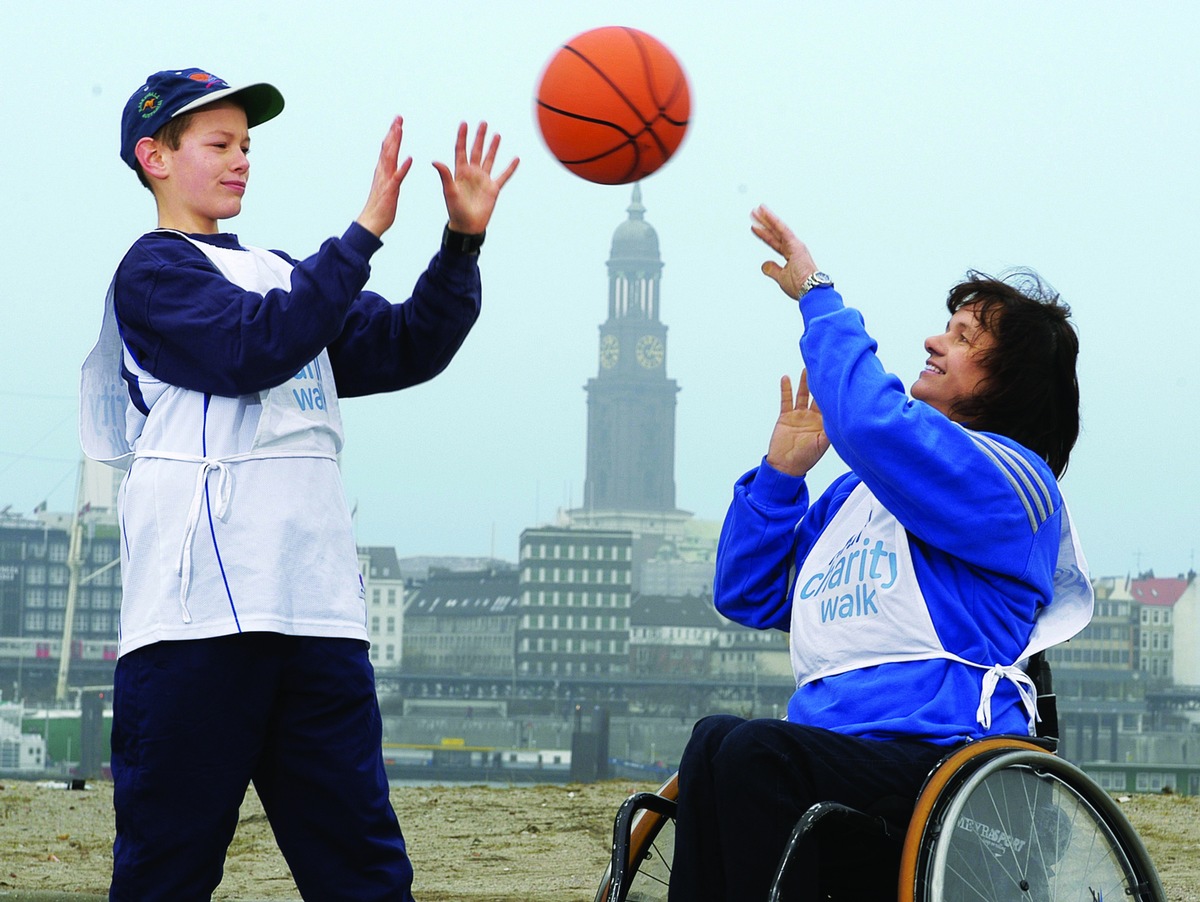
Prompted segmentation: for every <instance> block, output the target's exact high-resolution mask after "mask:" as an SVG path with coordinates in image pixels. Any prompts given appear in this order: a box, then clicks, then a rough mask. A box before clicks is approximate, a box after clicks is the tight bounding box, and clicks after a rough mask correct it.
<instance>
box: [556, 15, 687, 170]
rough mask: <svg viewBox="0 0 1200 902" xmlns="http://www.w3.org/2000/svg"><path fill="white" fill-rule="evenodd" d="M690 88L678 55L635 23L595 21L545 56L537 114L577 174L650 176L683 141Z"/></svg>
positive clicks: (561, 159)
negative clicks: (601, 23)
mask: <svg viewBox="0 0 1200 902" xmlns="http://www.w3.org/2000/svg"><path fill="white" fill-rule="evenodd" d="M690 111H691V96H690V94H689V92H688V81H687V76H686V75H685V74H684V72H683V68H682V67H681V66H680V65H679V61H678V60H677V59H676V58H675V56H674V54H672V53H671V51H670V50H668V49H667V48H666V47H665V46H663V44H662V43H660V42H659V41H658V40H656V39H655V38H653V37H651V36H650V35H648V34H646V33H645V32H644V31H638V30H637V29H636V28H624V27H621V26H617V25H612V26H608V27H605V28H594V29H592V30H591V31H585V32H584V33H583V34H580V35H576V36H575V37H573V38H571V40H569V41H567V43H566V44H564V45H563V46H562V47H561V48H560V49H559V50H558V51H557V52H556V53H555V54H554V56H552V57H551V58H550V62H548V63H547V64H546V69H545V71H544V72H542V77H541V81H540V83H539V84H538V90H537V121H538V128H539V129H540V130H541V132H542V138H543V140H545V142H546V146H547V147H549V148H550V152H551V153H552V154H554V156H555V158H556V159H557V160H558V161H559V162H560V163H562V164H563V165H564V166H566V167H567V169H569V170H570V171H571V172H573V173H575V174H576V175H577V176H579V177H580V178H585V179H587V180H588V181H590V182H599V183H600V184H602V185H624V184H626V183H628V182H636V181H637V180H638V179H641V178H645V177H646V176H648V175H650V174H651V173H652V172H654V171H656V170H657V169H658V168H659V167H661V166H662V165H663V164H664V163H665V162H667V160H669V159H670V158H671V155H672V154H673V153H675V151H676V150H678V148H679V144H680V142H681V141H683V136H684V134H685V133H686V132H687V127H688V115H689V113H690Z"/></svg>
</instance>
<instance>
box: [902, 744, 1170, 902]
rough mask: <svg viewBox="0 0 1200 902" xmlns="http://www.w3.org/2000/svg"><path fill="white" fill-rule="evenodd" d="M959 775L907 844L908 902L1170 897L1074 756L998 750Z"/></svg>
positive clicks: (1117, 813)
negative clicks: (911, 861) (910, 862)
mask: <svg viewBox="0 0 1200 902" xmlns="http://www.w3.org/2000/svg"><path fill="white" fill-rule="evenodd" d="M955 779H956V781H957V782H958V786H957V788H956V789H953V790H952V791H944V792H941V793H939V795H938V798H937V799H936V800H935V801H934V802H933V803H932V805H931V806H929V808H928V815H927V817H926V819H925V824H924V827H923V829H921V830H920V831H919V836H918V837H917V845H915V846H909V845H906V853H909V852H911V851H912V849H913V848H915V849H916V860H915V867H914V868H912V869H911V872H906V873H904V876H903V877H902V881H901V887H900V899H901V902H975V900H990V902H1042V900H1046V902H1049V900H1063V902H1102V900H1116V899H1140V900H1147V902H1158V900H1163V899H1165V896H1164V895H1163V889H1162V885H1161V884H1160V883H1159V880H1158V875H1157V873H1156V872H1155V870H1154V865H1153V864H1152V863H1151V861H1150V858H1149V855H1148V854H1147V853H1146V849H1145V847H1144V846H1143V845H1142V843H1141V841H1140V840H1139V839H1138V837H1137V834H1136V832H1135V831H1134V830H1133V827H1132V826H1131V825H1130V824H1129V821H1128V820H1127V819H1126V817H1125V815H1124V814H1123V813H1122V812H1121V810H1120V808H1118V807H1117V805H1116V803H1115V802H1114V801H1113V800H1112V799H1111V798H1110V797H1109V795H1108V794H1107V793H1106V792H1105V791H1104V790H1102V789H1101V788H1100V787H1099V786H1097V785H1096V784H1095V783H1093V782H1092V781H1091V779H1090V778H1089V777H1088V776H1087V775H1086V774H1084V772H1083V771H1081V770H1080V769H1079V768H1077V767H1076V766H1075V765H1073V764H1071V763H1070V762H1068V761H1065V760H1063V759H1061V758H1058V757H1056V756H1054V755H1050V754H1047V753H1045V752H1044V751H1032V750H1008V751H997V752H995V753H994V754H991V755H983V756H978V757H976V758H975V760H973V761H970V762H968V763H967V764H966V765H965V766H964V767H963V768H962V769H961V771H960V775H959V777H957V778H955ZM920 808H921V804H920V802H919V803H918V809H920ZM913 830H915V824H914V827H910V831H913ZM912 839H913V837H912V836H911V835H910V837H909V840H910V841H911V840H912ZM910 876H911V878H912V879H909V878H910Z"/></svg>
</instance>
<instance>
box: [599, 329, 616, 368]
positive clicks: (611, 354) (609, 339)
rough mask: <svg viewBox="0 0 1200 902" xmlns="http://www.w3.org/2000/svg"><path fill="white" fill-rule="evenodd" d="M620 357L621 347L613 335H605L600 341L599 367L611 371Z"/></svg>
mask: <svg viewBox="0 0 1200 902" xmlns="http://www.w3.org/2000/svg"><path fill="white" fill-rule="evenodd" d="M620 357H621V345H620V343H619V342H618V341H617V336H615V335H605V336H604V337H603V338H601V339H600V365H601V366H602V367H604V368H605V369H606V370H611V369H612V368H613V367H614V366H616V365H617V360H618V359H620Z"/></svg>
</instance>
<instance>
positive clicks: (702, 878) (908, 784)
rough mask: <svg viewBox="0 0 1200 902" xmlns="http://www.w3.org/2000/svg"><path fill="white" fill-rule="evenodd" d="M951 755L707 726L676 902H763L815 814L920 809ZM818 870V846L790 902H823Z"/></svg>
mask: <svg viewBox="0 0 1200 902" xmlns="http://www.w3.org/2000/svg"><path fill="white" fill-rule="evenodd" d="M946 751H947V749H946V748H944V747H941V746H934V745H929V744H926V743H920V742H902V741H888V742H881V741H873V740H865V739H856V738H853V737H849V736H843V735H841V734H839V733H833V732H830V731H829V730H823V729H820V728H817V727H806V726H801V725H798V724H791V723H787V722H785V721H781V720H743V719H742V718H740V717H734V716H732V715H715V716H712V717H706V718H704V719H703V720H701V721H700V722H699V723H697V724H696V726H695V728H694V729H693V731H692V736H691V739H690V740H689V741H688V744H687V747H686V748H685V749H684V752H683V758H682V760H681V761H680V764H679V798H678V802H679V810H678V818H677V822H676V830H675V859H674V865H673V868H672V873H671V887H670V894H669V896H668V898H669V899H670V902H710V900H711V902H718V900H719V902H726V900H729V902H733V900H737V902H763V900H766V898H767V894H768V892H769V891H770V887H771V880H772V878H773V876H774V874H775V869H776V866H777V865H778V863H779V858H780V855H781V854H782V852H783V849H784V846H785V845H786V844H787V840H788V837H789V836H790V835H791V833H792V828H793V827H795V825H796V822H797V821H798V820H799V819H800V816H801V815H802V814H803V813H804V812H805V811H806V810H807V809H808V808H809V806H811V805H813V804H814V803H816V802H820V801H835V802H841V803H843V804H845V805H849V806H851V807H853V808H859V809H864V808H869V807H871V806H872V805H874V804H875V803H877V802H878V801H879V800H881V799H884V798H885V797H896V796H899V797H902V798H905V799H909V800H912V801H915V800H916V797H917V793H918V792H919V791H920V788H921V784H922V783H923V782H924V780H925V777H926V775H927V774H928V773H929V771H930V770H932V768H933V766H934V765H935V764H936V763H937V762H938V760H939V759H940V758H941V757H942V756H943V755H944V754H945V753H946ZM815 864H816V862H815V854H814V852H813V851H811V847H810V851H809V853H808V855H807V856H805V857H802V858H801V859H799V860H798V861H797V863H796V865H795V866H794V867H793V868H792V873H793V878H794V879H793V880H791V881H789V883H788V887H789V893H788V895H787V897H786V898H788V900H789V902H796V900H808V899H816V898H818V896H817V885H816V884H817V881H816V879H815V876H814V869H815ZM871 864H872V863H871V862H869V861H864V862H862V866H863V867H868V868H869V867H871Z"/></svg>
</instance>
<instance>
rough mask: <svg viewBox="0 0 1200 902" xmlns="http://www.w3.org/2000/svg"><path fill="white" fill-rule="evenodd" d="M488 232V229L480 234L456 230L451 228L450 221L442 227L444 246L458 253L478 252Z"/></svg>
mask: <svg viewBox="0 0 1200 902" xmlns="http://www.w3.org/2000/svg"><path fill="white" fill-rule="evenodd" d="M486 234H487V232H486V231H484V232H480V233H479V234H478V235H468V234H466V233H465V232H456V231H454V229H452V228H450V223H446V227H445V228H444V229H442V247H444V248H445V249H446V250H449V251H454V252H455V253H458V254H478V253H479V249H480V248H481V247H483V238H484V236H485V235H486Z"/></svg>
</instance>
